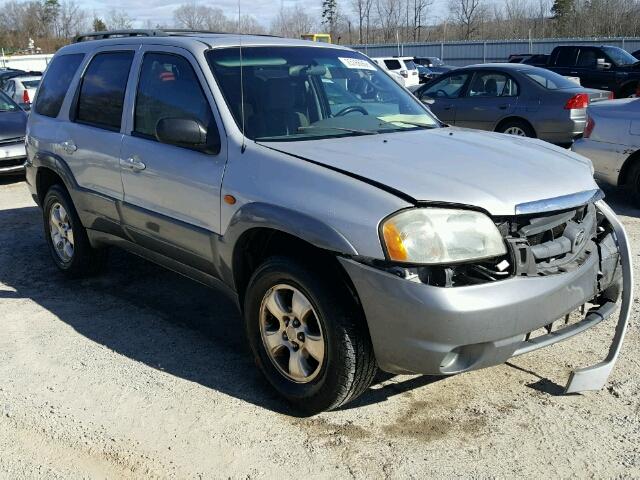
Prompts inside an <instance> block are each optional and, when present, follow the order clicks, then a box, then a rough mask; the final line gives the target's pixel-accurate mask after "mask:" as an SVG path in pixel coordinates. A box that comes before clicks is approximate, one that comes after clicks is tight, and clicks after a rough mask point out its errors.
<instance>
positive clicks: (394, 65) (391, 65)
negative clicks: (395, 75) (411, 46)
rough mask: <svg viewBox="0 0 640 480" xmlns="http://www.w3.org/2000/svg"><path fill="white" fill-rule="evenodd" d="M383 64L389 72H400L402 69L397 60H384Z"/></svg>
mask: <svg viewBox="0 0 640 480" xmlns="http://www.w3.org/2000/svg"><path fill="white" fill-rule="evenodd" d="M384 64H385V65H386V66H387V68H388V69H389V70H400V69H401V68H402V65H400V62H399V61H398V60H385V61H384Z"/></svg>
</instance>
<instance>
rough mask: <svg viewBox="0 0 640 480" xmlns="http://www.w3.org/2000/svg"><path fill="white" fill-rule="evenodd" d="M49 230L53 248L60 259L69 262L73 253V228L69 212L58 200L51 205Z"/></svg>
mask: <svg viewBox="0 0 640 480" xmlns="http://www.w3.org/2000/svg"><path fill="white" fill-rule="evenodd" d="M49 231H50V234H51V241H52V242H53V247H54V250H55V252H56V254H57V255H58V257H59V258H60V260H62V261H63V262H65V263H68V262H70V261H71V259H72V258H73V253H74V246H73V228H72V226H71V219H70V218H69V214H68V213H67V211H66V209H65V208H64V206H62V204H60V203H59V202H55V203H54V204H53V206H52V207H51V211H50V214H49Z"/></svg>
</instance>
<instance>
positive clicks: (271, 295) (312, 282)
mask: <svg viewBox="0 0 640 480" xmlns="http://www.w3.org/2000/svg"><path fill="white" fill-rule="evenodd" d="M325 270H326V267H325V268H322V267H319V268H311V267H310V266H307V265H304V264H303V263H301V262H298V261H295V260H293V259H290V258H287V257H272V258H270V259H268V260H267V261H266V262H265V263H263V264H262V266H260V267H259V268H258V269H257V271H256V272H255V273H254V275H253V277H252V278H251V281H250V284H249V287H248V289H247V294H246V297H245V302H244V316H245V322H246V331H247V335H248V338H249V343H250V345H251V350H252V353H253V355H254V357H255V360H256V363H257V364H258V366H259V367H260V369H261V371H262V373H263V374H264V375H265V377H266V378H267V380H268V381H269V383H270V384H271V385H272V386H273V387H274V388H275V390H276V391H277V392H278V393H279V394H280V395H281V396H283V397H284V398H285V399H287V400H288V401H289V402H291V403H292V404H293V405H294V406H295V408H296V409H297V410H299V411H300V412H302V413H305V414H315V413H319V412H322V411H325V410H331V409H334V408H337V407H339V406H340V405H342V404H344V403H346V402H348V401H350V400H353V399H355V398H356V397H357V396H359V395H360V394H362V393H363V392H364V391H365V390H366V389H367V388H368V387H369V385H370V384H371V381H372V380H373V377H374V375H375V373H376V370H377V367H376V362H375V358H374V354H373V348H372V346H371V340H370V338H369V333H368V331H367V328H366V325H365V322H364V318H363V315H362V313H361V311H360V309H359V308H358V306H357V305H356V303H355V301H354V300H353V298H352V296H351V295H350V294H349V291H348V288H347V287H346V285H345V284H344V282H343V281H340V279H338V274H335V275H330V274H326V273H321V272H324V271H325Z"/></svg>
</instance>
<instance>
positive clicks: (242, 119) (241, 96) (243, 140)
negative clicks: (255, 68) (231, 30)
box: [238, 0, 247, 153]
mask: <svg viewBox="0 0 640 480" xmlns="http://www.w3.org/2000/svg"><path fill="white" fill-rule="evenodd" d="M241 22H242V16H241V12H240V0H238V38H239V48H238V50H239V52H240V117H241V120H240V123H241V124H242V145H241V146H240V153H244V151H245V150H246V149H247V144H246V142H245V138H246V137H245V134H244V72H243V70H242V31H241V29H242V27H241Z"/></svg>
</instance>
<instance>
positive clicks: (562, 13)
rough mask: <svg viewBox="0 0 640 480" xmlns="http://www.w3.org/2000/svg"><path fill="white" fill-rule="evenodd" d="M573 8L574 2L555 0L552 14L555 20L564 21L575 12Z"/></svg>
mask: <svg viewBox="0 0 640 480" xmlns="http://www.w3.org/2000/svg"><path fill="white" fill-rule="evenodd" d="M573 7H574V0H554V2H553V6H552V7H551V13H553V16H554V18H560V19H563V18H566V17H567V16H568V15H569V14H570V13H571V12H572V11H573Z"/></svg>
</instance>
